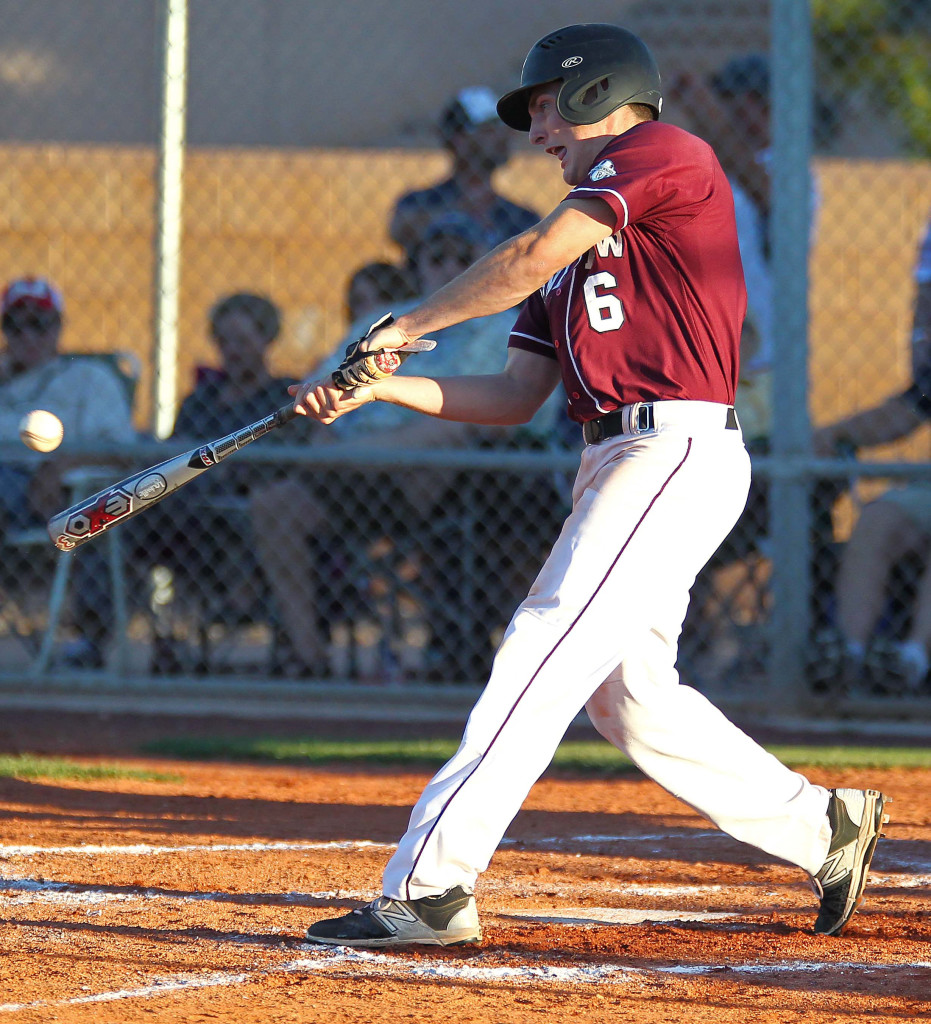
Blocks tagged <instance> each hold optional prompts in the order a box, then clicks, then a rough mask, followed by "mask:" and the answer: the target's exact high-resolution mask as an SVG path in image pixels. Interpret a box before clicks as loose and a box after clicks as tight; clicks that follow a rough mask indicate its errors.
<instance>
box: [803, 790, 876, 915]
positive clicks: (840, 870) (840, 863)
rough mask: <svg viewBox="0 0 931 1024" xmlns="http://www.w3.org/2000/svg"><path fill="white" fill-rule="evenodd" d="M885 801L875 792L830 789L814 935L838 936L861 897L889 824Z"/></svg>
mask: <svg viewBox="0 0 931 1024" xmlns="http://www.w3.org/2000/svg"><path fill="white" fill-rule="evenodd" d="M887 802H888V798H887V797H885V796H883V794H882V793H880V792H878V791H877V790H875V789H832V790H831V799H830V801H829V802H828V821H830V823H831V845H830V846H829V847H828V855H827V859H826V860H825V862H824V864H822V865H821V869H820V870H819V871H818V873H817V874H816V875H814V876H813V882H814V886H815V892H816V893H817V895H818V896H819V897H820V898H821V909H820V910H819V911H818V918H817V920H816V921H815V934H817V935H839V934H840V933H841V931H842V930H843V928H844V926H845V925H846V924H847V922H848V921H849V920H850V919H851V917H853V913H854V911H855V910H856V909H857V905H858V904H859V902H860V898H861V896H862V895H863V888H864V886H865V885H866V875H867V872H868V871H869V869H870V861H871V860H872V859H873V851H874V850H875V849H876V843H877V842H878V841H879V837H880V835H881V832H880V831H879V830H880V828H882V826H883V825H884V824H885V823H886V822H887V821H888V820H889V815H888V814H884V813H883V808H884V806H885V804H886V803H887Z"/></svg>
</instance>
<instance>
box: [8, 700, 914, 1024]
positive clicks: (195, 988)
mask: <svg viewBox="0 0 931 1024" xmlns="http://www.w3.org/2000/svg"><path fill="white" fill-rule="evenodd" d="M216 727H217V723H215V722H214V723H212V728H213V729H216ZM243 728H246V725H243ZM185 729H189V723H187V724H184V723H180V724H176V725H175V726H174V727H173V726H172V724H171V723H170V722H168V721H166V720H162V721H157V722H153V721H145V722H142V721H140V722H137V723H136V725H135V728H134V726H133V723H132V721H131V720H128V719H127V720H126V721H123V720H120V721H113V720H111V719H100V720H95V718H94V716H83V717H82V716H73V717H71V718H67V717H66V718H61V719H59V720H58V721H57V722H56V723H55V725H54V726H52V725H50V723H49V718H48V716H47V715H45V716H38V717H30V716H29V715H21V716H19V717H18V718H17V717H16V716H14V715H6V716H5V720H4V722H3V725H2V728H0V748H2V749H4V750H6V751H10V750H40V749H42V750H43V751H45V752H59V753H62V752H66V753H69V754H71V755H72V756H77V757H79V758H80V759H82V760H86V761H88V762H93V761H94V760H96V759H101V758H102V757H103V756H104V755H105V760H106V761H107V762H108V763H113V762H114V761H118V762H119V763H121V764H125V765H127V766H129V767H133V768H145V769H151V770H154V771H158V772H168V773H171V775H172V776H173V778H172V780H171V781H153V782H148V781H147V782H141V781H135V780H114V781H96V780H95V781H93V782H52V781H43V780H37V781H17V780H0V821H2V831H0V1024H2V1022H3V1021H5V1020H8V1021H11V1022H13V1021H23V1022H27V1021H28V1022H33V1021H35V1022H40V1021H41V1022H47V1021H56V1022H59V1021H60V1022H63V1024H78V1022H80V1024H84V1022H94V1024H99V1022H103V1024H110V1022H114V1024H115V1022H120V1024H134V1022H136V1021H184V1022H200V1021H235V1022H237V1024H250V1022H267V1021H275V1022H291V1021H295V1022H296V1021H302V1022H307V1021H326V1022H331V1024H344V1022H347V1024H348V1022H368V1021H372V1022H375V1021H378V1022H382V1021H384V1020H386V1019H387V1020H392V1021H441V1020H442V1021H455V1022H457V1024H458V1022H463V1024H465V1022H519V1024H523V1022H530V1021H534V1022H535V1021H540V1020H542V1019H544V1016H546V1015H548V1016H549V1017H550V1019H551V1020H554V1021H557V1020H558V1021H564V1020H568V1019H570V1018H571V1019H574V1020H575V1021H578V1022H579V1024H588V1022H601V1021H604V1022H607V1021H611V1022H618V1021H622V1022H627V1021H637V1022H643V1024H660V1022H680V1021H689V1022H696V1024H712V1022H713V1024H745V1022H747V1021H765V1022H773V1024H776V1022H786V1021H796V1020H798V1021H801V1020H802V1019H804V1020H805V1021H806V1024H822V1022H828V1021H830V1022H835V1021H847V1020H859V1019H861V1018H862V1019H870V1020H875V1019H881V1020H883V1021H899V1020H901V1021H906V1020H909V1021H911V1020H915V1019H921V1018H927V1017H931V901H929V896H931V773H929V772H925V771H920V770H910V771H896V772H891V771H869V772H862V771H858V772H827V771H823V770H815V769H813V770H811V771H810V772H809V773H808V774H809V775H810V777H812V778H813V780H814V781H817V782H820V783H822V784H824V785H827V786H837V785H870V786H875V787H878V788H881V789H882V790H883V791H884V792H886V793H887V794H888V795H890V796H891V797H892V798H893V800H894V803H893V804H892V806H891V808H890V810H891V813H892V822H891V824H890V825H889V826H888V829H887V839H885V840H884V841H883V842H882V843H881V844H880V846H879V849H878V851H877V854H876V858H875V860H874V864H873V872H872V875H871V880H870V885H869V887H868V889H867V894H866V898H865V900H864V903H863V905H862V907H861V909H860V912H859V913H858V914H857V916H856V917H855V918H854V921H853V922H852V924H851V925H850V926H849V928H848V930H847V932H846V933H845V934H844V936H842V937H840V938H833V939H832V938H825V937H821V936H815V935H813V934H811V931H810V929H811V925H812V922H813V920H814V907H815V900H814V896H813V895H812V893H811V891H810V889H809V887H808V883H807V879H806V878H805V877H804V876H803V875H802V873H801V872H799V871H798V870H797V869H795V868H792V867H789V866H787V865H785V864H782V863H780V862H778V861H776V860H773V859H771V858H768V857H766V856H764V855H762V854H760V853H758V852H757V851H754V850H752V849H750V848H748V847H746V846H743V845H741V844H740V843H737V842H735V841H733V840H731V839H729V838H727V837H725V836H723V835H721V834H720V833H717V832H715V831H714V830H713V828H712V827H711V826H710V825H709V824H708V823H707V822H706V821H704V820H703V819H701V818H700V817H699V816H697V815H696V814H695V813H694V812H692V811H691V810H690V809H689V808H687V807H685V806H684V805H683V804H681V803H679V802H678V801H677V800H675V799H674V798H672V797H671V796H669V795H667V794H665V793H664V792H663V791H662V790H660V789H659V788H658V787H657V786H656V785H655V784H653V783H651V782H649V781H647V780H645V779H643V778H641V777H640V776H638V775H636V774H631V775H628V776H624V777H620V778H614V779H605V778H594V777H586V778H571V777H566V776H562V775H547V776H545V777H544V778H543V779H542V780H541V781H540V782H539V783H538V784H537V786H536V787H535V788H534V790H533V791H532V793H531V795H530V797H529V799H528V801H527V803H526V805H525V807H524V809H523V810H522V812H521V813H520V815H519V816H518V817H517V819H516V820H515V821H514V822H513V824H512V826H511V828H510V829H509V830H508V835H507V839H506V841H505V843H504V844H502V846H501V848H500V849H499V851H498V853H497V854H496V856H495V858H494V860H493V861H492V864H491V867H490V869H489V870H488V871H487V872H486V874H485V875H483V877H482V878H481V880H480V884H479V888H478V890H477V896H478V899H479V904H480V910H481V912H482V918H483V925H484V929H485V939H484V942H483V943H482V945H481V946H478V947H465V948H462V949H449V950H441V949H435V948H430V947H423V948H416V949H415V948H411V947H406V948H402V949H398V950H394V951H377V952H369V951H361V950H355V951H351V950H346V949H336V950H328V949H321V948H319V947H315V946H312V945H310V944H307V943H305V942H303V941H302V935H303V931H304V929H305V928H306V927H307V925H308V924H309V923H310V922H311V921H313V920H316V919H317V918H319V917H325V916H332V915H333V914H334V913H340V912H343V911H344V909H345V908H347V907H351V906H354V905H357V903H358V902H359V901H361V900H368V899H371V898H373V897H374V896H375V895H377V894H378V892H379V880H380V873H381V868H382V866H383V864H384V862H385V860H386V859H387V857H388V856H389V855H390V852H391V849H392V844H393V843H394V842H395V841H396V839H397V837H398V835H399V834H400V833H401V831H403V828H404V826H405V824H406V820H407V816H408V813H409V809H410V807H411V805H412V803H413V802H414V800H415V799H416V797H417V795H418V793H419V790H420V788H421V787H422V785H423V784H424V782H425V781H426V774H425V773H423V772H413V771H400V770H386V771H384V772H379V771H376V770H373V769H372V768H371V767H368V768H364V769H363V768H358V769H348V770H347V769H346V768H339V769H337V768H333V769H322V768H321V769H309V768H299V767H288V766H274V767H264V766H243V765H233V764H221V763H210V764H205V763H184V762H178V761H171V760H162V759H159V760H154V759H152V758H147V759H146V758H141V757H139V756H138V754H137V755H135V756H133V751H138V750H139V749H140V744H141V742H142V741H143V740H144V739H150V738H153V737H154V736H156V735H168V734H171V733H172V732H174V733H177V732H179V731H184V730H185ZM268 731H269V730H268V729H267V728H265V727H264V723H263V732H268Z"/></svg>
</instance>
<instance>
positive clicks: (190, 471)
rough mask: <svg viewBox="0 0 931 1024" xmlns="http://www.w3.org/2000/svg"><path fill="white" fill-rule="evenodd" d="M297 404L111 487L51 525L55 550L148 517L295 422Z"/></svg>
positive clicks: (77, 543) (144, 470)
mask: <svg viewBox="0 0 931 1024" xmlns="http://www.w3.org/2000/svg"><path fill="white" fill-rule="evenodd" d="M294 416H295V412H294V406H293V405H283V406H282V407H281V408H280V409H278V410H277V411H276V412H273V413H272V414H271V415H270V416H266V417H265V418H264V419H261V420H257V421H256V422H255V423H250V424H249V426H247V427H243V428H242V430H237V431H235V432H234V433H232V434H227V435H226V436H225V437H221V438H219V439H218V440H216V441H209V442H208V443H207V444H202V445H200V446H199V447H197V448H193V449H192V450H191V451H189V452H185V453H184V454H183V455H176V456H175V457H174V458H172V459H166V460H165V462H160V463H158V465H156V466H149V468H148V469H143V470H141V471H140V472H138V473H134V474H133V475H132V476H128V477H126V479H125V480H120V481H119V482H118V483H115V484H111V486H110V487H106V488H104V489H103V490H102V491H98V492H97V493H96V494H92V495H91V496H90V497H89V498H84V499H83V500H82V501H79V502H78V503H77V504H75V505H72V506H71V508H66V509H65V510H64V512H59V513H58V514H57V515H54V516H52V518H51V519H50V520H49V521H48V533H49V536H50V537H51V538H52V543H53V544H54V545H55V547H57V548H59V549H60V550H62V551H72V550H73V549H74V548H76V547H78V546H80V545H81V544H85V543H86V542H87V541H89V540H93V538H94V537H98V536H99V535H100V534H101V533H103V532H104V531H105V530H109V529H110V527H111V526H115V525H116V524H117V523H124V522H126V520H127V519H132V517H133V516H136V515H138V514H139V513H140V512H144V511H145V510H146V509H147V508H151V506H152V505H155V504H157V503H158V502H159V501H161V500H162V498H165V497H167V496H168V495H169V494H171V493H172V492H173V491H176V490H177V489H178V488H179V487H183V486H184V485H185V484H186V483H188V482H189V481H191V480H193V479H194V478H195V477H198V476H200V474H201V473H206V471H207V470H208V469H211V468H212V467H213V466H215V465H216V464H217V463H218V462H222V461H223V460H224V459H225V458H227V456H229V455H232V454H233V452H236V451H239V449H240V448H245V446H246V445H247V444H251V443H252V442H253V441H255V440H257V439H258V438H260V437H262V436H263V435H264V434H267V433H268V432H269V431H270V430H275V429H276V428H277V427H283V426H284V425H285V423H288V422H289V421H290V420H292V419H294Z"/></svg>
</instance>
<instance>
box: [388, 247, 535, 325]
mask: <svg viewBox="0 0 931 1024" xmlns="http://www.w3.org/2000/svg"><path fill="white" fill-rule="evenodd" d="M525 234H529V232H525ZM531 245H532V242H531V240H530V239H529V238H525V237H524V236H522V235H519V236H517V238H512V239H509V240H508V241H506V242H503V243H502V244H501V245H499V246H498V247H497V248H496V249H493V250H492V251H491V252H490V253H487V254H486V255H485V256H483V257H482V258H481V259H480V260H478V261H477V262H476V263H474V264H473V265H472V266H471V267H469V268H468V269H467V270H465V271H464V272H463V273H462V274H460V275H459V277H457V278H455V279H454V280H453V281H451V282H450V283H449V284H447V285H445V286H444V287H442V288H440V289H439V291H437V292H435V293H434V294H433V295H431V296H429V297H428V298H427V299H425V300H424V301H423V302H422V303H420V304H419V305H418V306H417V307H416V308H415V309H413V310H411V311H410V312H408V313H405V314H404V315H403V316H400V317H398V320H397V326H398V327H399V328H401V330H403V331H406V332H407V333H408V334H409V335H411V337H414V338H420V337H424V336H426V335H430V334H432V333H434V332H436V331H441V330H442V329H443V328H444V327H451V326H452V325H453V324H458V323H462V322H463V321H465V320H472V319H475V318H477V317H482V316H491V315H492V314H494V313H500V312H502V311H503V310H506V309H512V308H513V307H514V306H517V305H518V304H519V303H521V302H523V300H524V299H526V298H527V296H528V295H530V294H531V293H532V292H534V291H536V289H537V288H540V287H542V286H543V285H544V284H545V283H546V281H547V280H548V279H549V277H550V276H551V275H550V274H548V273H546V272H545V269H544V268H542V267H539V266H535V265H534V264H533V263H532V262H531V261H529V260H528V259H527V253H528V250H529V249H530V248H531Z"/></svg>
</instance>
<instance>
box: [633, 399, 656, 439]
mask: <svg viewBox="0 0 931 1024" xmlns="http://www.w3.org/2000/svg"><path fill="white" fill-rule="evenodd" d="M652 429H653V403H652V402H638V403H637V404H636V405H635V406H633V408H632V409H631V410H630V432H631V433H632V434H646V433H648V432H649V431H651V430H652Z"/></svg>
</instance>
